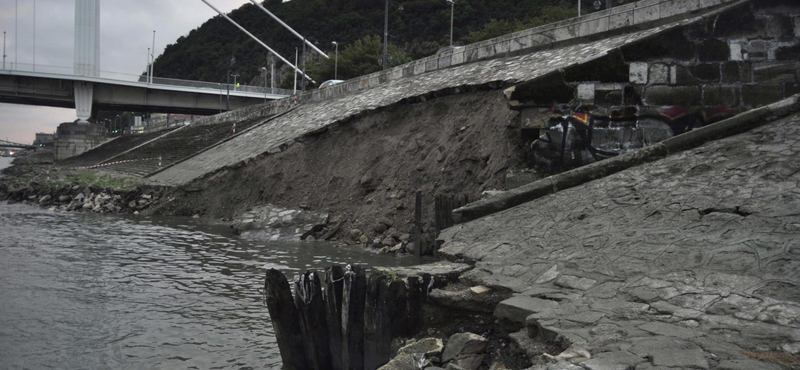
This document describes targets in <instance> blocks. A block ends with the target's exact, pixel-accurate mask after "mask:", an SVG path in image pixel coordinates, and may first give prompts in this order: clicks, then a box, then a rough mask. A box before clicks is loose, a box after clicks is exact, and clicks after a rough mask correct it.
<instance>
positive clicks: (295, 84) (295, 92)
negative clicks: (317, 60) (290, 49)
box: [294, 48, 298, 94]
mask: <svg viewBox="0 0 800 370" xmlns="http://www.w3.org/2000/svg"><path fill="white" fill-rule="evenodd" d="M297 53H298V50H297V48H294V65H295V66H296V65H297ZM294 94H297V68H295V69H294Z"/></svg>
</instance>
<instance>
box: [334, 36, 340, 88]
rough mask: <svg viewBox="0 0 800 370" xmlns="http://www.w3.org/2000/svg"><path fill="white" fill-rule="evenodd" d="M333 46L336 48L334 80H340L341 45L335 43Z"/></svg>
mask: <svg viewBox="0 0 800 370" xmlns="http://www.w3.org/2000/svg"><path fill="white" fill-rule="evenodd" d="M333 45H334V46H335V47H336V57H335V58H334V60H333V79H334V80H338V79H339V43H338V42H336V41H334V42H333Z"/></svg>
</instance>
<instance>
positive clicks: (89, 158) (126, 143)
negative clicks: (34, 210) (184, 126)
mask: <svg viewBox="0 0 800 370" xmlns="http://www.w3.org/2000/svg"><path fill="white" fill-rule="evenodd" d="M170 131H171V130H163V131H158V132H149V133H146V134H138V135H123V136H120V137H118V138H116V139H114V140H112V141H110V142H108V143H105V144H103V145H100V146H98V147H96V148H94V149H92V150H89V151H87V152H85V153H83V154H81V155H79V156H77V157H72V158H69V159H66V160H63V161H60V162H58V165H59V166H70V167H75V166H91V165H95V164H98V163H100V162H102V161H104V160H106V159H109V158H111V157H113V156H115V155H117V154H120V153H123V152H125V151H126V150H130V149H133V148H135V147H136V146H137V145H141V144H144V143H146V142H148V141H150V140H152V139H155V138H157V137H159V136H161V135H164V134H166V133H168V132H170Z"/></svg>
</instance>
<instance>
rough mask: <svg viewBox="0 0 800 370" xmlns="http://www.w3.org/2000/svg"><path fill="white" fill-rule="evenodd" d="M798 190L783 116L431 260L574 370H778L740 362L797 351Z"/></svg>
mask: <svg viewBox="0 0 800 370" xmlns="http://www.w3.org/2000/svg"><path fill="white" fill-rule="evenodd" d="M799 185H800V115H794V116H791V117H788V118H784V119H781V120H778V121H776V122H773V123H770V124H768V125H765V126H762V127H760V128H757V129H754V130H752V131H750V132H747V133H744V134H740V135H736V136H732V137H729V138H727V139H723V140H719V141H716V142H712V143H709V144H706V145H704V146H701V147H699V148H697V149H694V150H689V151H686V152H683V153H680V154H676V155H673V156H670V157H667V158H665V159H663V160H660V161H657V162H653V163H650V164H645V165H641V166H638V167H635V168H631V169H629V170H626V171H623V172H620V173H617V174H615V175H612V176H609V177H606V178H603V179H601V180H596V181H593V182H590V183H587V184H584V185H581V186H578V187H575V188H571V189H568V190H564V191H561V192H558V193H555V194H553V195H549V196H546V197H543V198H540V199H537V200H534V201H531V202H528V203H525V204H522V205H520V206H517V207H514V208H511V209H508V210H505V211H502V212H500V213H496V214H494V215H491V216H487V217H484V218H481V219H478V220H475V221H472V222H468V223H465V224H461V225H457V226H455V227H453V228H450V229H448V230H445V231H444V232H443V233H442V235H441V236H440V239H442V240H444V244H443V247H442V249H441V250H440V253H441V254H442V255H444V256H446V257H447V258H449V259H452V260H465V261H469V262H471V263H474V265H475V268H474V269H473V270H472V271H470V272H468V273H466V274H465V275H464V276H463V278H465V279H467V280H472V281H474V282H475V283H480V284H486V285H490V286H500V287H505V288H508V289H511V290H513V291H514V292H516V293H517V295H516V296H515V297H514V298H512V300H509V301H506V302H503V303H501V304H500V305H499V306H498V308H497V311H495V314H496V315H497V316H500V317H504V318H507V319H511V320H512V321H517V322H520V323H521V324H526V325H527V327H528V333H529V334H530V335H536V336H544V337H546V338H548V339H551V340H563V341H564V343H565V344H566V345H569V344H574V345H577V346H580V347H583V348H586V349H588V350H589V352H591V354H592V359H591V360H588V359H579V360H574V361H573V363H575V364H578V363H579V364H580V365H581V366H582V367H581V368H585V369H607V368H628V369H632V368H635V369H653V368H699V369H708V368H712V369H713V368H719V369H771V368H777V367H772V365H769V364H766V363H759V362H754V361H753V360H751V359H748V358H747V357H745V355H744V354H743V351H745V350H754V351H763V350H779V351H787V352H794V353H797V352H798V350H800V186H799ZM612 365H613V366H618V367H613V366H612ZM570 366H573V367H570ZM574 366H575V365H573V364H568V363H566V362H565V363H562V364H560V365H551V367H547V366H542V367H538V368H537V369H550V368H554V369H571V368H575V369H579V367H574ZM603 366H606V367H603ZM608 366H612V367H608ZM619 366H621V367H619ZM659 366H661V367H659Z"/></svg>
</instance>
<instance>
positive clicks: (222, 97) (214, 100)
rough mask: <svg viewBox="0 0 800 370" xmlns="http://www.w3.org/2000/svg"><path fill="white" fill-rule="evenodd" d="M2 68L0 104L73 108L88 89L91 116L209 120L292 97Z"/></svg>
mask: <svg viewBox="0 0 800 370" xmlns="http://www.w3.org/2000/svg"><path fill="white" fill-rule="evenodd" d="M7 67H9V68H10V69H0V102H2V103H12V104H23V105H39V106H50V107H60V108H76V91H77V90H76V89H80V88H81V87H83V86H87V85H93V90H94V91H93V94H92V96H91V99H92V101H91V107H92V108H91V110H92V111H93V112H96V111H98V110H119V111H148V112H161V113H180V114H197V115H209V114H217V113H220V112H223V111H226V110H228V109H229V108H230V109H237V108H242V107H246V106H249V105H253V104H258V103H263V102H265V101H268V100H275V99H281V98H284V97H286V96H288V95H291V94H292V91H291V90H284V89H271V88H264V87H257V86H238V87H237V86H235V85H227V86H226V84H222V83H214V82H203V81H187V80H175V79H166V78H157V77H154V78H153V79H152V81H153V82H152V83H149V82H147V81H143V80H145V79H144V78H141V77H140V76H138V75H129V74H122V73H114V72H103V71H100V72H99V73H96V74H89V75H81V71H80V70H78V69H76V68H72V67H57V66H44V65H35V66H34V65H29V64H28V65H24V64H18V65H13V66H12V65H9V66H7ZM12 67H13V68H12ZM229 100H230V105H228V101H229ZM92 116H93V114H92Z"/></svg>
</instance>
